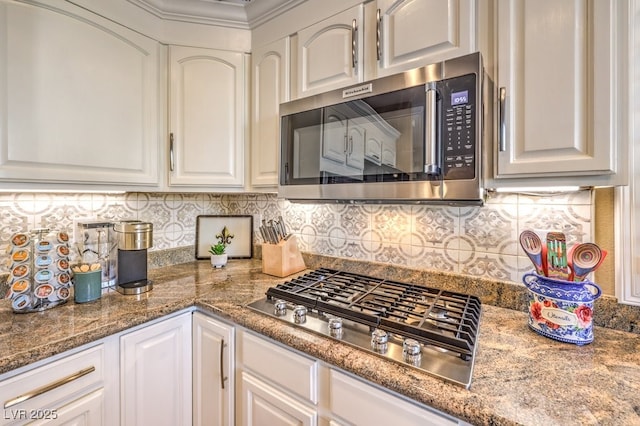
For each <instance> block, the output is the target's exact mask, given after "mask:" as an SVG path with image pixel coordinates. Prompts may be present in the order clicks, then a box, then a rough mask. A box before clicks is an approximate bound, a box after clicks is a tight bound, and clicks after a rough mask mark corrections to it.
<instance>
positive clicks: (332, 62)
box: [297, 5, 364, 97]
mask: <svg viewBox="0 0 640 426" xmlns="http://www.w3.org/2000/svg"><path fill="white" fill-rule="evenodd" d="M362 21H363V9H362V5H360V6H356V7H354V8H351V9H349V10H347V11H345V12H342V13H339V14H337V15H335V16H333V17H331V18H329V19H326V20H324V21H322V22H319V23H317V24H315V25H312V26H310V27H308V28H305V29H303V30H301V31H299V32H298V52H297V55H298V66H297V72H298V75H297V78H298V93H297V96H298V97H304V96H308V95H311V94H315V93H320V92H323V91H327V90H330V89H336V88H338V87H344V86H348V85H349V84H353V83H357V82H358V81H362V75H363V74H362V70H363V65H362V57H363V56H362V55H363V54H364V52H363V49H362V48H361V46H362V40H363V33H364V28H363V27H362V26H361V25H362ZM354 25H355V29H354Z"/></svg>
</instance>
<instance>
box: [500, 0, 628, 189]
mask: <svg viewBox="0 0 640 426" xmlns="http://www.w3.org/2000/svg"><path fill="white" fill-rule="evenodd" d="M625 3H627V2H619V1H616V0H597V1H591V0H576V1H563V2H558V1H554V0H542V1H541V0H535V1H534V0H524V1H523V0H504V1H502V0H501V1H499V2H497V20H498V34H497V46H498V51H497V57H498V58H497V60H498V63H497V65H498V66H497V79H496V89H497V96H498V108H497V109H498V111H497V112H498V114H497V115H498V117H497V119H498V123H499V127H498V138H497V140H498V153H497V159H496V165H495V177H496V178H497V180H500V178H519V177H522V178H531V177H540V176H544V177H546V178H547V179H548V180H549V179H554V182H561V183H575V184H580V185H597V184H606V183H615V182H616V179H620V178H621V176H620V175H616V173H618V174H619V173H620V171H621V167H622V166H621V163H620V162H621V160H625V159H626V154H625V152H626V151H625V149H626V148H625V144H627V143H628V140H627V137H626V136H625V134H624V130H623V129H624V119H623V114H626V112H625V109H626V108H625V99H626V97H627V95H626V94H625V93H624V90H625V89H624V85H621V80H620V74H619V73H620V72H622V71H621V70H622V69H624V66H623V65H624V63H625V62H626V61H627V59H626V56H625V50H624V48H625V45H626V43H625V41H624V36H625V33H626V29H625V28H626V24H625V16H627V15H626V14H627V12H628V11H627V10H626V9H627V8H628V5H625ZM617 64H620V66H617ZM567 176H569V177H571V179H569V180H566V179H565V180H557V179H556V177H560V178H562V177H567ZM576 176H583V177H580V178H578V179H576V178H575V177H576ZM550 177H551V178H550ZM503 182H504V180H502V181H501V182H499V183H498V185H500V184H502V183H503ZM526 182H527V183H531V182H532V181H531V180H530V179H529V180H527V181H526Z"/></svg>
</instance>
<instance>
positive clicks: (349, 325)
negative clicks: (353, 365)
mask: <svg viewBox="0 0 640 426" xmlns="http://www.w3.org/2000/svg"><path fill="white" fill-rule="evenodd" d="M248 306H249V308H252V309H254V310H257V311H259V312H262V313H265V314H267V315H270V316H273V317H276V318H278V319H280V320H282V321H285V322H287V323H290V324H293V325H295V326H298V327H301V328H304V329H306V330H309V331H312V332H315V333H319V334H321V335H323V336H328V337H330V338H333V339H336V340H339V341H342V342H344V343H347V344H350V345H354V346H356V347H358V348H361V349H365V350H367V351H370V352H373V353H375V354H376V355H379V356H381V357H384V358H387V359H391V360H393V361H395V362H399V363H402V364H404V365H408V366H410V367H413V368H418V369H420V370H423V371H425V372H427V373H429V374H431V375H433V376H436V377H439V378H442V379H444V380H447V381H450V382H453V383H456V384H459V385H462V386H464V387H465V388H469V386H470V385H471V376H472V372H473V361H474V356H475V352H476V347H477V345H476V340H477V337H478V326H479V323H480V313H481V303H480V300H479V299H478V298H477V297H475V296H470V295H466V294H462V293H455V292H451V291H445V290H442V289H435V288H429V287H424V286H420V285H416V284H408V283H403V282H398V281H391V280H384V279H378V278H373V277H368V276H365V275H360V274H354V273H349V272H343V271H336V270H332V269H324V268H321V269H317V270H314V271H312V272H309V273H307V274H304V275H302V276H299V277H297V278H294V279H292V280H289V281H286V282H283V283H282V284H278V285H277V286H275V287H271V288H269V289H268V290H267V293H266V298H264V299H260V300H257V301H255V302H253V303H251V304H249V305H248Z"/></svg>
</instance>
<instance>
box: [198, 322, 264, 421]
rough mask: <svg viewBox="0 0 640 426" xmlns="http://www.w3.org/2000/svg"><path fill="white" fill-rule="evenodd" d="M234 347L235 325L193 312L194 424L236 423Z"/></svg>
mask: <svg viewBox="0 0 640 426" xmlns="http://www.w3.org/2000/svg"><path fill="white" fill-rule="evenodd" d="M234 348H235V342H234V329H233V326H231V325H228V324H225V323H223V322H221V321H218V320H216V319H214V318H211V317H209V316H207V315H204V314H201V313H199V312H194V314H193V424H194V425H215V426H222V425H227V426H233V425H234V424H235V422H234V417H235V416H234V412H233V406H234V399H233V395H234V377H233V371H234V366H235V359H234ZM265 424H267V423H265Z"/></svg>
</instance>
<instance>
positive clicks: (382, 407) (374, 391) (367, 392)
mask: <svg viewBox="0 0 640 426" xmlns="http://www.w3.org/2000/svg"><path fill="white" fill-rule="evenodd" d="M328 408H329V410H330V412H331V413H332V415H334V416H335V418H334V419H333V422H334V424H341V425H346V424H351V425H375V424H379V425H392V424H398V425H403V426H410V425H416V426H418V425H420V426H422V425H457V424H460V422H459V421H458V420H457V419H454V418H453V417H450V416H448V415H446V414H444V413H439V412H436V411H435V410H430V409H427V408H426V407H420V406H418V405H416V404H414V403H411V402H408V401H405V400H404V399H402V398H399V397H397V396H395V395H393V394H391V393H389V392H387V391H384V390H381V389H379V388H377V387H375V386H372V385H371V384H369V383H366V382H364V381H362V380H360V379H356V378H354V377H351V376H349V375H347V374H344V373H342V372H340V371H337V370H334V369H331V370H330V372H329V407H328Z"/></svg>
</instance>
